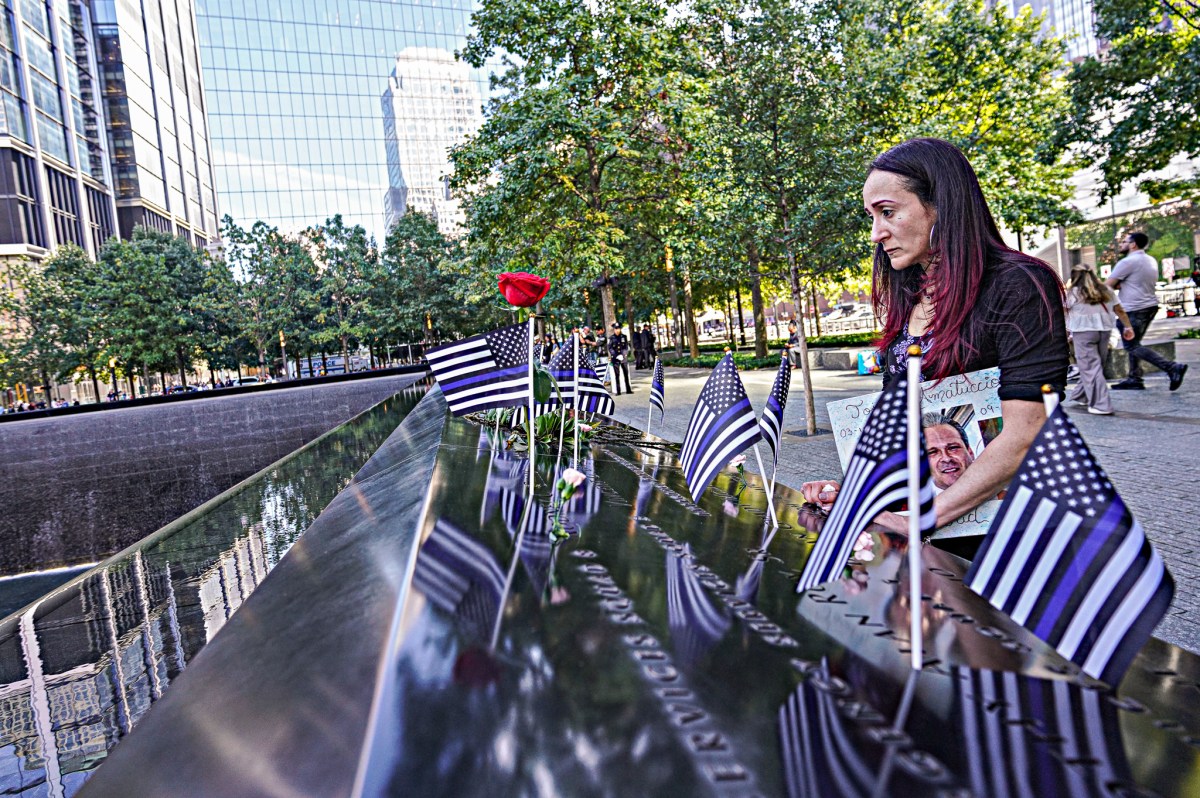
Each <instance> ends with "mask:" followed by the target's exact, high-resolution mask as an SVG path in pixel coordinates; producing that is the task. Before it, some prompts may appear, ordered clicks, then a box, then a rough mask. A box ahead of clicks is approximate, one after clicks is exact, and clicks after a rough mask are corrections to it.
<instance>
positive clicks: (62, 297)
mask: <svg viewBox="0 0 1200 798" xmlns="http://www.w3.org/2000/svg"><path fill="white" fill-rule="evenodd" d="M42 274H43V276H44V277H45V279H46V280H48V281H50V282H52V283H54V284H55V285H56V286H57V288H58V292H57V296H56V301H55V304H54V305H53V306H52V307H48V308H46V309H45V312H46V313H48V314H52V315H54V317H55V326H56V327H57V328H58V330H59V343H60V344H61V345H62V347H63V348H64V351H63V352H62V359H61V362H60V364H59V368H58V370H57V374H56V376H57V377H58V378H59V379H64V378H66V377H68V376H69V375H70V374H72V373H73V372H75V371H77V370H79V369H82V370H84V371H86V372H87V374H88V377H89V378H90V379H91V382H92V390H93V391H94V392H95V395H96V398H97V399H99V397H100V384H99V380H98V379H97V377H96V371H97V370H98V369H102V368H104V366H105V365H106V363H105V361H106V360H107V355H106V354H105V341H104V337H103V336H104V331H105V329H106V328H107V324H108V320H107V319H106V318H105V317H104V314H103V312H102V300H103V295H104V294H103V292H104V288H105V287H104V285H103V284H102V282H101V279H100V269H99V268H98V267H97V265H96V264H95V263H94V262H93V261H92V260H91V259H90V258H89V257H88V256H87V253H86V252H84V251H83V250H82V249H80V248H79V247H78V246H75V245H74V244H64V245H62V246H60V247H59V248H58V249H56V250H54V252H53V253H51V255H50V257H48V258H47V259H46V260H45V261H44V262H43V263H42Z"/></svg>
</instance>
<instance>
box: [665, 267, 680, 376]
mask: <svg viewBox="0 0 1200 798" xmlns="http://www.w3.org/2000/svg"><path fill="white" fill-rule="evenodd" d="M667 286H668V287H669V288H670V290H671V337H672V338H674V339H675V356H676V357H680V356H681V355H682V354H683V329H682V328H681V327H680V326H679V294H678V293H677V292H676V291H675V272H673V271H670V272H667ZM659 348H660V349H661V348H662V347H659Z"/></svg>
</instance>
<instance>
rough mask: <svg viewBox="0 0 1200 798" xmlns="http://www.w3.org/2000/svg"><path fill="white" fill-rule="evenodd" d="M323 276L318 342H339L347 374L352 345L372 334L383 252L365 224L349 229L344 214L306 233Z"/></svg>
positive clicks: (315, 336) (320, 288)
mask: <svg viewBox="0 0 1200 798" xmlns="http://www.w3.org/2000/svg"><path fill="white" fill-rule="evenodd" d="M304 236H305V239H306V242H307V244H308V246H309V248H310V251H311V252H312V253H313V261H314V262H315V263H316V265H317V270H318V274H319V275H320V286H319V288H318V290H319V293H320V309H319V310H318V311H317V315H316V320H317V322H318V323H319V324H320V325H321V327H320V329H319V330H318V331H317V332H316V334H315V335H314V336H313V340H314V342H316V343H318V344H325V343H329V342H331V341H337V342H338V343H339V344H340V345H341V351H342V358H343V362H344V363H345V368H346V371H347V372H349V371H350V342H351V341H355V342H356V343H357V342H358V341H360V340H362V339H363V338H365V337H366V336H367V335H369V334H370V332H371V331H370V328H369V326H368V325H367V316H366V312H365V308H366V298H367V296H368V294H369V292H370V291H369V289H370V285H371V277H372V276H374V274H375V273H376V272H377V269H378V263H379V253H378V252H377V250H376V248H375V242H374V240H373V239H369V238H368V237H367V232H366V230H364V229H363V228H362V226H361V225H355V226H354V227H347V226H346V223H345V222H343V221H342V217H341V215H340V214H339V215H337V216H334V217H332V218H331V219H328V220H326V222H325V224H323V225H318V226H317V227H312V228H309V229H308V230H306V231H305V233H304Z"/></svg>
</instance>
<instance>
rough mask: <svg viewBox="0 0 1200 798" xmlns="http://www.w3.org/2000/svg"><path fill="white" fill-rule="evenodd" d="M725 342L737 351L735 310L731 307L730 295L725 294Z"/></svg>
mask: <svg viewBox="0 0 1200 798" xmlns="http://www.w3.org/2000/svg"><path fill="white" fill-rule="evenodd" d="M724 299H725V341H726V343H728V344H729V347H730V348H731V349H737V340H736V339H735V338H734V337H733V308H731V307H730V306H729V293H728V292H726V294H725V297H724Z"/></svg>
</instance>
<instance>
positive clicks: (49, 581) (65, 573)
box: [0, 565, 92, 618]
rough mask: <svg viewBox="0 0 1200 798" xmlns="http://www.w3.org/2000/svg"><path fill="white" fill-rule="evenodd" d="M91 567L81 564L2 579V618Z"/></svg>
mask: <svg viewBox="0 0 1200 798" xmlns="http://www.w3.org/2000/svg"><path fill="white" fill-rule="evenodd" d="M91 567H92V566H91V565H80V566H76V567H74V568H55V569H54V570H52V571H40V572H37V573H30V574H19V575H17V576H9V577H4V578H3V579H0V618H4V617H6V616H8V615H11V614H12V613H14V612H16V611H17V610H19V609H21V608H22V607H24V606H25V605H26V604H30V603H32V602H33V601H35V600H37V599H38V598H39V597H41V596H44V595H46V594H47V593H49V592H50V591H51V590H53V589H54V588H56V587H58V586H59V585H65V584H66V583H67V582H70V581H71V580H72V579H74V578H75V577H77V576H79V575H80V574H81V573H83V572H84V571H86V570H88V569H89V568H91Z"/></svg>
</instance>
